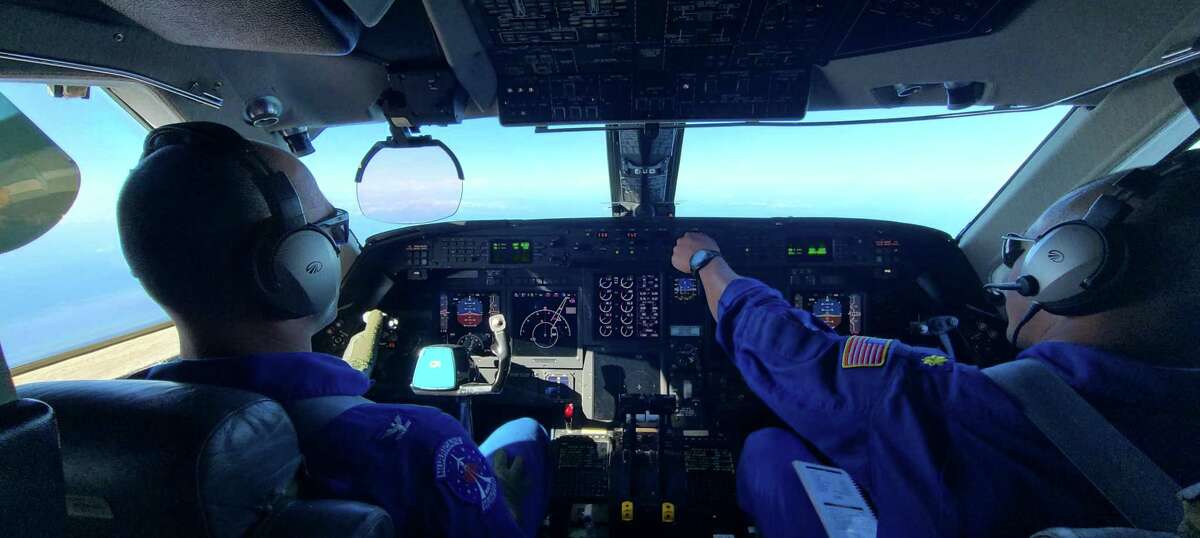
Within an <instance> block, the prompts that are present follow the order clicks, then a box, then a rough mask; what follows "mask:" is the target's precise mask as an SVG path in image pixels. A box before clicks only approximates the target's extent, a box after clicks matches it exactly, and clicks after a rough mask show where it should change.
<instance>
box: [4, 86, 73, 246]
mask: <svg viewBox="0 0 1200 538" xmlns="http://www.w3.org/2000/svg"><path fill="white" fill-rule="evenodd" d="M0 140H3V141H4V143H2V144H0V254H2V253H5V252H8V251H11V250H16V249H18V248H20V247H23V246H25V245H27V244H29V243H30V242H31V241H33V240H34V239H37V238H38V237H41V236H42V234H45V233H46V232H48V231H50V228H53V227H54V225H55V224H58V222H59V221H60V220H62V218H63V215H66V214H67V210H69V209H71V206H72V205H73V204H74V203H75V198H76V196H77V195H78V194H79V167H78V166H76V164H75V161H73V160H71V157H69V156H68V155H67V154H66V152H64V151H63V150H62V149H61V148H59V147H58V145H57V144H55V143H54V141H53V140H51V139H50V137H48V136H46V134H45V133H43V132H42V130H41V129H39V128H38V127H37V125H35V124H34V123H33V121H32V120H30V119H29V118H27V117H25V114H22V113H21V111H20V110H18V109H17V107H16V106H15V105H13V104H12V103H11V102H10V101H9V100H8V99H6V98H5V97H4V95H2V94H0Z"/></svg>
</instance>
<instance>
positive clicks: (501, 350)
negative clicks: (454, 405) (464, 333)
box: [411, 314, 512, 397]
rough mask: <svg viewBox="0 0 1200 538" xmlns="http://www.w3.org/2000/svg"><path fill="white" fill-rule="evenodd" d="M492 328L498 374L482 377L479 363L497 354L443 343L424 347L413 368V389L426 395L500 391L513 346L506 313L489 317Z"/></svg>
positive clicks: (453, 395) (458, 395) (471, 394)
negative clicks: (479, 353)
mask: <svg viewBox="0 0 1200 538" xmlns="http://www.w3.org/2000/svg"><path fill="white" fill-rule="evenodd" d="M488 328H490V329H491V330H492V336H493V338H492V348H491V351H492V354H494V355H495V357H494V359H495V360H496V362H497V368H496V377H495V379H493V380H492V381H491V382H490V383H489V382H487V381H478V379H480V378H481V377H482V376H481V375H480V374H479V368H478V365H479V364H484V363H485V362H487V361H490V360H493V357H485V356H472V355H471V354H470V352H469V351H468V350H467V348H465V347H463V346H456V345H449V344H439V345H433V346H426V347H424V348H421V352H420V353H419V354H418V355H417V363H416V367H415V369H414V371H413V377H412V385H411V386H412V390H413V392H414V393H416V394H422V395H426V396H450V397H470V396H480V395H485V394H500V392H502V391H503V390H504V382H505V380H506V379H507V378H508V370H509V367H510V365H511V359H512V350H511V347H510V346H509V342H508V326H507V324H506V322H505V320H504V315H503V314H493V315H492V316H491V317H490V318H488Z"/></svg>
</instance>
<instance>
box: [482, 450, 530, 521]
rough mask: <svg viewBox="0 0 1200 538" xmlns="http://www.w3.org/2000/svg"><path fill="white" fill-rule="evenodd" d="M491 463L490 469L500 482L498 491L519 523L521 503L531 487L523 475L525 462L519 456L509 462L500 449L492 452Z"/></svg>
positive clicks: (506, 455) (505, 454)
mask: <svg viewBox="0 0 1200 538" xmlns="http://www.w3.org/2000/svg"><path fill="white" fill-rule="evenodd" d="M491 463H492V471H494V472H495V473H496V479H497V480H498V481H499V482H500V493H501V495H503V496H504V503H505V504H507V505H508V510H509V512H510V513H511V514H512V516H513V519H515V520H517V523H518V524H519V523H520V519H519V517H518V516H519V515H520V513H521V505H522V504H523V503H524V502H525V499H526V498H527V497H528V496H529V494H530V493H531V491H532V489H533V484H530V482H529V480H528V479H527V477H526V476H525V462H524V460H522V459H521V457H520V456H517V457H516V458H513V460H512V462H509V461H508V454H507V453H505V452H504V449H500V450H497V451H496V453H495V454H492V462H491Z"/></svg>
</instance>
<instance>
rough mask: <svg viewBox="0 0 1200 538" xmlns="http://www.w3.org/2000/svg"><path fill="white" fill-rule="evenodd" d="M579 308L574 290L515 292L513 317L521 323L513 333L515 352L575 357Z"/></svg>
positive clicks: (519, 353)
mask: <svg viewBox="0 0 1200 538" xmlns="http://www.w3.org/2000/svg"><path fill="white" fill-rule="evenodd" d="M578 309H579V307H578V294H577V293H576V292H574V291H514V292H513V295H512V310H513V319H514V320H515V321H517V322H518V323H520V324H519V325H517V327H516V334H515V335H514V336H513V354H514V355H526V356H529V355H533V356H541V357H573V356H575V354H576V350H577V347H578V342H579V333H578V328H579V321H578V317H579V316H578ZM512 330H513V328H512V327H511V326H510V328H509V331H512Z"/></svg>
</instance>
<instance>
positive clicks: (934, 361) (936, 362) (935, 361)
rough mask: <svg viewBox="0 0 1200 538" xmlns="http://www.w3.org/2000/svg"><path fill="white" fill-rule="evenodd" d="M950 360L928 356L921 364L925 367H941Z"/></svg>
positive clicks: (937, 356) (941, 356)
mask: <svg viewBox="0 0 1200 538" xmlns="http://www.w3.org/2000/svg"><path fill="white" fill-rule="evenodd" d="M949 360H950V359H947V358H946V357H945V356H943V355H926V356H925V358H923V359H921V364H924V365H925V366H941V365H943V364H946V361H949Z"/></svg>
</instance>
